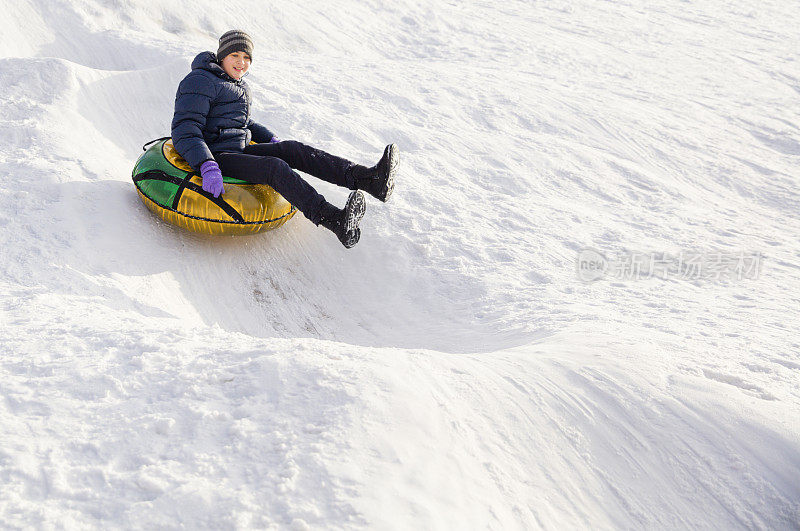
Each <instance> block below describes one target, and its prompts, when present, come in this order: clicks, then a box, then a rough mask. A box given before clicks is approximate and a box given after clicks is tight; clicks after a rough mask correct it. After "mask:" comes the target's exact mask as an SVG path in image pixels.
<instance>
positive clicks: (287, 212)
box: [132, 137, 297, 234]
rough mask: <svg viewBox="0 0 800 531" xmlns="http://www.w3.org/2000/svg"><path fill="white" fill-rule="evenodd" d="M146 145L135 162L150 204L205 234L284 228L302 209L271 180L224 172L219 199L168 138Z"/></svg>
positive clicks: (135, 172) (138, 186)
mask: <svg viewBox="0 0 800 531" xmlns="http://www.w3.org/2000/svg"><path fill="white" fill-rule="evenodd" d="M147 146H148V144H145V146H144V148H145V152H144V153H143V154H142V156H140V157H139V160H137V161H136V165H135V166H134V167H133V174H132V177H133V183H134V184H135V185H136V190H137V191H138V192H139V197H140V198H141V199H142V201H143V202H144V204H145V205H147V208H149V209H150V210H152V211H153V212H155V213H156V215H158V217H160V218H161V219H163V220H164V221H166V222H168V223H171V224H173V225H176V226H178V227H182V228H184V229H188V230H191V231H194V232H200V233H203V234H254V233H256V232H259V231H262V230H269V229H274V228H276V227H280V226H281V225H283V224H284V223H286V221H288V220H289V218H291V217H292V216H293V215H294V214H295V212H297V209H296V208H295V207H294V206H292V205H291V204H290V203H289V202H288V201H286V199H284V198H283V196H281V195H280V194H279V193H278V192H276V191H275V190H273V189H272V188H271V187H269V186H267V185H266V184H250V183H248V182H245V181H241V180H239V179H233V178H230V177H225V176H223V182H224V183H225V193H223V194H222V195H220V196H219V197H217V198H215V197H214V196H213V195H211V194H209V193H208V192H206V191H204V190H203V181H202V179H201V177H200V176H199V175H198V174H197V173H195V172H194V171H193V170H192V168H191V167H190V166H189V165H188V164H187V163H186V161H185V160H183V158H182V157H181V156H180V155H178V153H177V152H176V151H175V147H174V146H173V145H172V140H171V139H170V138H169V137H166V138H160V139H158V140H156V141H154V142H152V143H150V147H149V148H148V147H147Z"/></svg>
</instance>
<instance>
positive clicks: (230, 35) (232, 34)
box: [217, 30, 253, 62]
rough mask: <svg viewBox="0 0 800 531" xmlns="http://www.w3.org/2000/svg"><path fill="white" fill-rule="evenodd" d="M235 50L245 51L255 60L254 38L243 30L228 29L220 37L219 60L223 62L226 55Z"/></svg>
mask: <svg viewBox="0 0 800 531" xmlns="http://www.w3.org/2000/svg"><path fill="white" fill-rule="evenodd" d="M233 52H244V53H246V54H247V55H249V56H250V60H251V61H252V60H253V39H251V38H250V35H248V34H247V33H245V32H243V31H242V30H230V31H226V32H225V33H224V34H223V35H222V37H220V38H219V49H218V50H217V61H219V62H222V60H223V59H224V58H225V56H226V55H228V54H230V53H233Z"/></svg>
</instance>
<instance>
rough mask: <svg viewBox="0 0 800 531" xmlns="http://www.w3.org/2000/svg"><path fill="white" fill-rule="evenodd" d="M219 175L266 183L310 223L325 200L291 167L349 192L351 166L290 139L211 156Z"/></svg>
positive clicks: (316, 222) (316, 219)
mask: <svg viewBox="0 0 800 531" xmlns="http://www.w3.org/2000/svg"><path fill="white" fill-rule="evenodd" d="M214 158H215V159H216V160H217V164H219V168H220V170H222V174H223V175H226V176H228V177H234V178H236V179H241V180H243V181H247V182H251V183H259V184H268V185H269V186H271V187H272V188H273V189H274V190H275V191H276V192H278V193H279V194H281V195H282V196H283V197H285V198H286V200H287V201H289V202H290V203H291V204H293V205H294V206H296V207H297V208H298V210H300V212H302V213H303V214H304V215H305V216H306V217H307V218H308V219H310V220H311V221H312V222H313V223H315V224H318V223H319V219H318V218H319V211H320V207H321V206H322V203H324V202H325V198H324V197H322V195H321V194H320V193H319V192H317V191H316V190H315V189H314V188H313V187H312V186H311V185H310V184H308V183H307V182H306V181H305V180H304V179H303V178H302V177H301V176H300V175H298V174H297V172H295V171H292V168H294V169H297V170H300V171H302V172H305V173H308V174H310V175H313V176H314V177H318V178H320V179H322V180H323V181H327V182H329V183H333V184H336V185H339V186H343V187H345V188H349V189H351V190H355V189H356V186H355V183H354V182H353V180H352V177H350V172H348V171H347V170H348V168H350V167H351V166H352V165H353V163H352V162H350V161H349V160H345V159H343V158H340V157H337V156H335V155H331V154H330V153H325V152H324V151H322V150H319V149H316V148H313V147H311V146H307V145H305V144H303V143H301V142H297V141H294V140H286V141H284V142H276V143H274V144H251V145H249V146H247V147H246V148H244V152H242V153H231V152H222V153H215V154H214Z"/></svg>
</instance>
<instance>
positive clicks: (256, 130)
mask: <svg viewBox="0 0 800 531" xmlns="http://www.w3.org/2000/svg"><path fill="white" fill-rule="evenodd" d="M247 128H248V129H250V132H251V133H253V140H254V141H256V142H258V143H259V144H262V143H265V142H269V141H270V140H272V137H273V136H275V135H274V134H273V132H272V131H270V130H269V129H267V128H266V127H264V126H263V125H261V124H260V123H257V122H254V121H253V120H252V119H249V120H247Z"/></svg>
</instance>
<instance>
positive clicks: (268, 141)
mask: <svg viewBox="0 0 800 531" xmlns="http://www.w3.org/2000/svg"><path fill="white" fill-rule="evenodd" d="M252 58H253V41H252V39H251V38H250V36H249V35H248V34H247V33H245V32H243V31H240V30H231V31H228V32H226V33H225V34H224V35H222V37H220V39H219V48H218V49H217V53H216V54H214V53H212V52H202V53H200V54H199V55H198V56H197V57H195V59H194V61H193V62H192V71H191V72H190V73H189V74H188V75H187V76H186V77H185V78H183V81H181V83H180V85H179V86H178V92H177V94H176V96H175V114H174V116H173V118H172V141H173V143H174V145H175V149H176V150H177V152H178V153H179V154H180V155H181V156H182V157H183V158H184V159H186V162H187V163H188V164H189V165H190V166H191V167H192V168H193V169H195V171H198V172H199V173H200V175H201V177H202V178H203V190H205V191H206V192H208V193H210V194H213V195H214V197H219V195H220V194H222V193H224V192H225V190H224V188H223V184H222V174H223V173H224V174H225V175H227V176H229V177H234V178H237V179H241V180H244V181H248V182H252V183H263V184H267V185H269V186H271V187H272V188H273V189H274V190H275V191H276V192H278V193H279V194H281V195H282V196H283V197H285V198H286V200H287V201H289V202H290V203H291V204H293V205H294V206H296V207H297V208H298V209H299V210H300V211H301V212H302V213H303V214H304V215H305V216H306V217H307V218H308V219H310V220H311V221H312V222H313V223H314V224H315V225H322V226H323V227H325V228H327V229H329V230H331V231H332V232H333V233H334V234H336V236H337V237H338V238H339V241H340V242H342V244H343V245H344V246H345V247H346V248H348V249H349V248H351V247H353V246H354V245H355V244H356V243H358V240H359V238H360V237H361V229H360V228H359V226H358V224H359V222H360V221H361V219H362V218H363V216H364V212H365V211H366V200H365V199H364V194H363V193H362V192H361V190H364V191H366V192H368V193H369V194H371V195H373V196H374V197H376V198H378V199H379V200H381V201H383V202H386V201H387V200H388V199H389V196H391V194H392V191H393V190H394V176H395V170H396V168H397V162H398V156H399V153H398V149H397V147H396V146H395V145H394V144H390V145H388V146H386V149H385V150H384V152H383V157H382V158H381V160H380V161H379V162H378V163H377V164H376V165H375V166H373V167H371V168H367V167H365V166H361V165H359V164H355V163H352V162H350V161H348V160H345V159H343V158H341V157H337V156H335V155H331V154H329V153H325V152H324V151H322V150H319V149H316V148H313V147H311V146H307V145H305V144H302V143H300V142H297V141H289V140H287V141H281V140H280V139H278V138H277V137H276V136H275V135H274V134H273V133H272V131H270V130H269V129H267V128H266V127H264V126H263V125H261V124H258V123H256V122H254V121H253V120H252V119H251V118H250V106H251V104H252V98H251V96H250V89H249V87H248V86H247V83H246V82H245V81H244V80H243V79H242V78H243V77H244V75H245V74H246V73H247V71H248V69H249V68H250V64H251V61H252ZM250 140H254V141H255V142H258V143H257V144H253V145H250ZM292 168H294V169H298V170H300V171H303V172H305V173H308V174H310V175H313V176H315V177H318V178H320V179H323V180H325V181H327V182H330V183H333V184H336V185H339V186H343V187H346V188H349V189H351V190H355V191H354V192H352V193H351V194H350V197H348V199H347V203H346V204H345V207H344V209H339V208H337V207H335V206H333V205H332V204H330V203H328V202H327V201H326V200H325V198H324V197H322V195H320V194H319V193H318V192H317V191H316V190H315V189H314V188H313V187H312V186H311V185H310V184H308V183H307V182H306V181H305V180H304V179H303V178H302V177H301V176H300V175H299V174H297V172H295V171H292Z"/></svg>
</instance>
